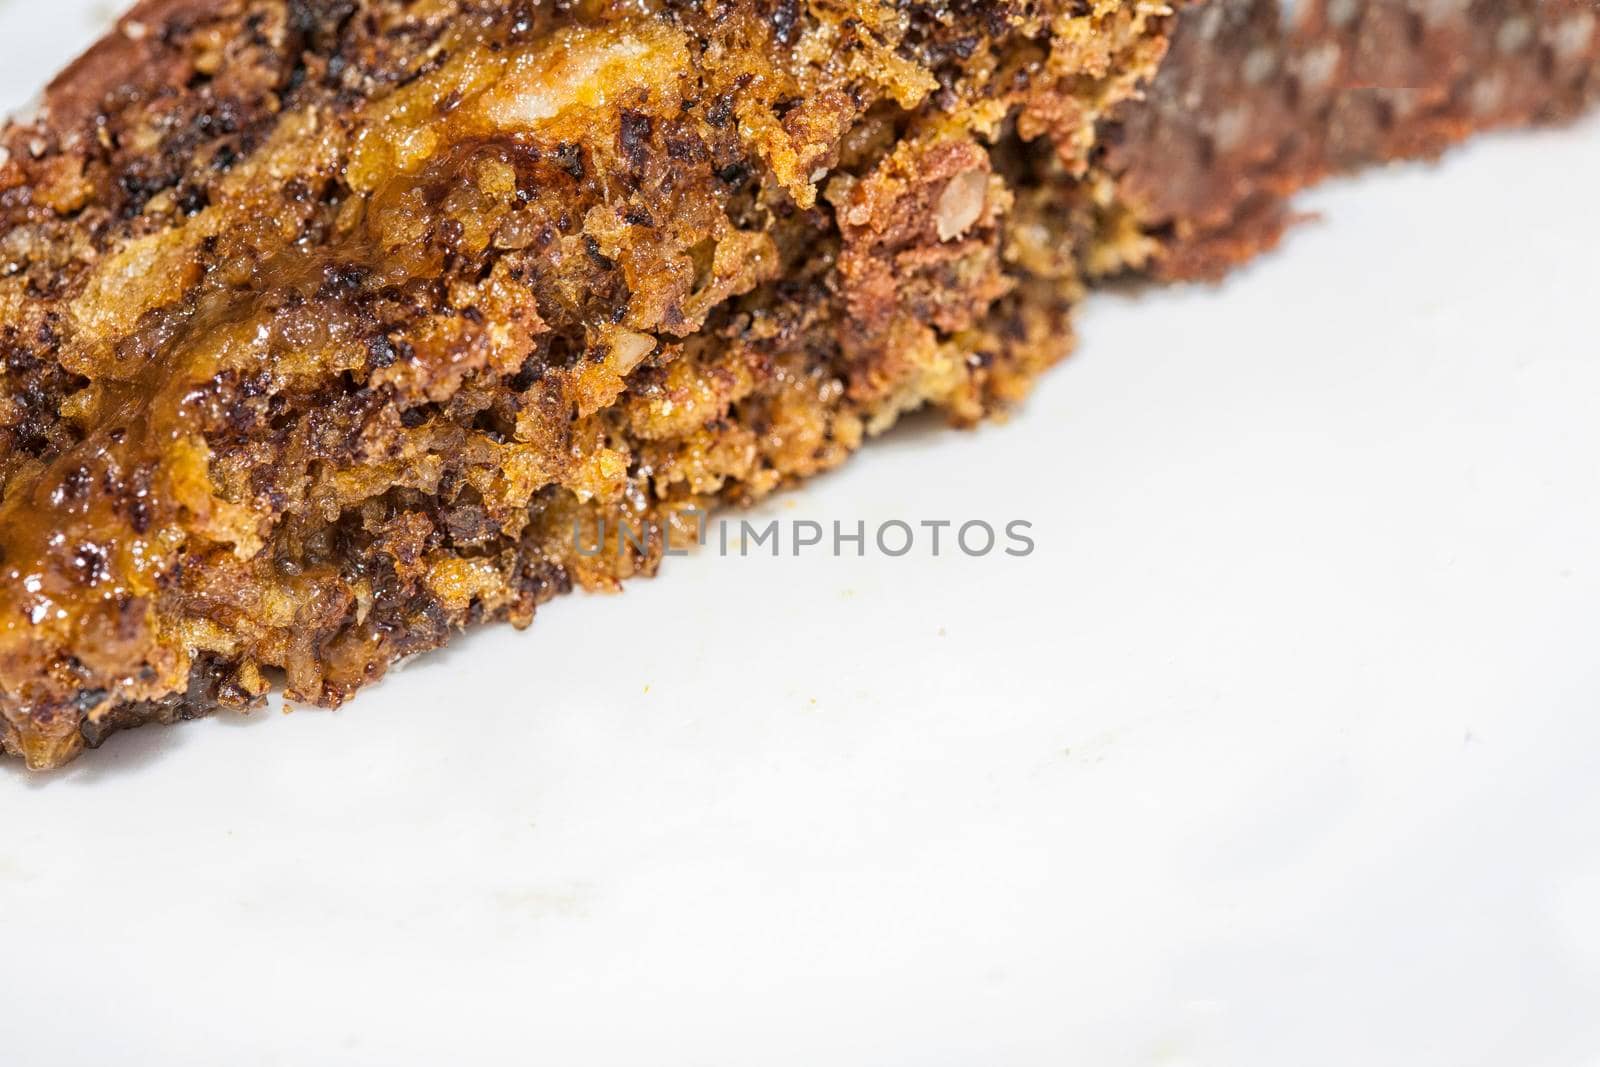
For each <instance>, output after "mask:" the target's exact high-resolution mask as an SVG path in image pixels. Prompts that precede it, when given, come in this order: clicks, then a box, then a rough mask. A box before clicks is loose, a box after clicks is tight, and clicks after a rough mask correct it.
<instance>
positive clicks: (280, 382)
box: [0, 0, 1600, 767]
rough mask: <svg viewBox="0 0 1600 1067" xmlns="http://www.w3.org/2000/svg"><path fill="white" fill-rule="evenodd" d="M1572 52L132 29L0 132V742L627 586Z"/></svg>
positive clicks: (509, 29)
mask: <svg viewBox="0 0 1600 1067" xmlns="http://www.w3.org/2000/svg"><path fill="white" fill-rule="evenodd" d="M1391 23H1392V24H1393V25H1392V27H1391ZM1169 38H1170V47H1171V53H1170V57H1169V59H1168V61H1167V63H1166V64H1165V65H1164V66H1162V67H1161V69H1160V72H1159V74H1158V73H1157V68H1158V65H1160V64H1161V61H1162V57H1163V55H1164V54H1166V53H1167V51H1168V48H1169ZM1597 49H1600V40H1597V33H1596V28H1595V20H1594V18H1593V11H1592V10H1590V9H1588V8H1585V7H1583V6H1581V5H1573V4H1564V3H1553V2H1552V3H1547V4H1537V3H1531V2H1527V0H1500V2H1498V3H1493V4H1488V3H1477V4H1464V3H1458V2H1454V0H1427V2H1426V3H1422V2H1419V3H1418V4H1417V5H1416V8H1415V10H1413V9H1411V8H1409V7H1404V6H1401V5H1399V4H1395V3H1367V4H1363V3H1361V2H1359V0H1337V2H1335V3H1330V4H1329V5H1327V7H1326V8H1318V9H1316V10H1313V11H1310V12H1307V13H1305V15H1304V18H1303V19H1302V20H1301V21H1299V22H1297V23H1296V24H1295V25H1294V26H1292V27H1290V28H1287V29H1285V28H1280V26H1279V22H1278V15H1277V11H1276V9H1275V8H1274V7H1271V6H1266V5H1261V4H1256V3H1244V2H1238V0H1218V2H1216V3H1211V4H1206V5H1203V6H1198V7H1194V8H1191V9H1188V10H1185V11H1184V12H1183V13H1182V14H1181V15H1174V14H1173V13H1172V11H1171V10H1170V9H1168V8H1167V7H1165V6H1163V5H1161V4H1159V3H1145V2H1125V0H1099V2H1095V3H1078V2H1071V3H1069V2H1060V3H1056V2H1050V3H1044V4H1013V3H1005V2H1001V3H993V4H988V3H984V4H974V5H952V6H943V5H925V4H897V5H889V6H883V5H867V4H859V3H855V2H853V0H846V2H842V3H837V4H831V5H830V4H811V5H800V4H798V3H794V2H792V0H774V2H770V3H765V2H764V3H760V4H754V5H751V4H741V3H739V2H736V0H733V2H727V3H712V4H704V5H682V4H675V3H662V4H656V3H646V4H637V5H626V6H621V7H618V6H609V5H602V4H588V3H583V4H558V5H554V6H550V5H540V4H524V3H515V2H509V0H506V2H488V3H481V2H465V0H422V2H407V0H365V2H355V0H292V2H286V0H147V2H145V3H142V4H140V5H139V6H138V7H137V8H135V10H134V11H133V12H132V13H131V14H130V15H129V16H127V17H126V18H125V19H123V20H122V21H121V22H120V23H119V25H118V27H117V29H116V31H115V32H114V33H112V34H111V35H110V36H109V37H108V38H107V39H105V40H104V41H102V42H101V43H100V44H99V45H97V46H96V47H95V48H94V49H93V50H92V51H90V52H89V53H88V54H87V55H86V56H85V57H84V58H83V59H81V60H80V61H79V62H78V63H76V64H74V65H73V66H72V67H71V68H70V69H69V70H68V71H67V72H65V73H64V74H63V75H62V76H61V78H59V79H58V80H57V82H56V83H55V84H54V85H53V86H52V87H51V88H50V90H49V91H48V93H47V95H46V98H45V104H44V108H43V110H42V112H41V113H40V114H39V115H38V116H37V118H35V119H34V120H32V121H30V122H27V123H23V124H14V125H12V126H10V127H9V128H8V129H7V130H6V132H5V134H4V138H3V142H0V143H3V148H0V487H3V496H0V720H3V724H4V735H3V736H4V746H5V748H6V749H7V751H9V752H12V753H15V754H19V755H22V756H23V757H24V758H25V759H26V760H27V762H28V764H29V765H30V766H33V767H49V766H55V765H58V764H60V763H63V762H65V761H67V760H69V759H71V758H72V757H73V756H74V755H76V754H77V753H78V752H79V751H80V750H81V749H82V748H83V747H84V746H85V745H88V746H93V745H97V744H98V743H99V742H100V741H101V740H102V739H103V738H104V737H105V736H106V735H108V734H109V733H110V732H112V731H114V730H116V729H119V728H123V727H127V726H133V725H138V724H141V723H145V722H152V721H161V722H167V721H172V720H174V719H177V718H187V717H192V716H194V715H199V714H205V713H207V712H209V711H211V710H213V709H215V708H217V707H219V706H235V707H242V706H248V705H250V704H252V703H254V702H257V701H259V700H260V699H261V697H262V696H263V694H264V693H265V692H266V691H267V689H268V688H269V685H270V678H271V675H272V674H273V672H277V671H281V672H282V674H283V676H284V679H285V683H284V684H285V688H286V691H287V693H288V694H289V696H290V697H292V698H293V699H296V700H301V701H311V702H317V703H324V704H337V703H339V702H340V701H342V700H344V699H346V698H347V697H348V696H350V695H351V694H352V693H353V692H354V691H355V690H356V689H358V688H359V687H360V686H361V685H363V684H365V683H367V682H370V681H372V680H374V679H376V678H377V677H379V676H380V675H381V674H382V673H383V672H384V670H385V669H386V667H387V666H388V665H389V664H390V663H392V662H393V661H394V660H396V659H398V658H400V657H403V656H406V655H409V654H412V653H414V652H417V651H421V650H424V649H427V648H431V647H434V646H437V645H438V644H440V643H441V642H443V641H445V640H446V639H448V637H449V635H450V634H451V633H453V632H455V631H457V630H458V629H460V628H461V627H463V626H465V625H467V624H469V623H474V622H479V621H486V620H493V619H505V620H509V621H512V622H514V623H516V624H518V625H526V624H527V623H528V622H529V621H530V620H531V618H532V615H533V612H534V609H535V607H536V606H537V605H538V604H539V603H541V602H543V601H544V600H546V599H548V598H549V597H551V596H553V595H555V594H556V593H558V592H562V591H565V590H567V589H570V588H571V587H572V586H573V585H583V586H589V587H606V586H610V585H613V584H615V583H616V582H618V581H620V580H623V579H626V578H628V577H630V576H632V575H634V574H636V573H641V572H650V571H653V570H654V568H655V567H656V565H657V563H658V562H659V558H660V554H661V549H662V545H661V543H660V541H661V537H660V534H661V531H664V530H667V529H671V528H673V527H674V524H685V525H684V526H683V527H681V528H680V532H681V533H682V534H684V535H685V536H687V535H689V534H690V530H689V529H688V528H687V523H688V521H689V520H688V519H687V517H686V513H687V512H688V511H689V510H690V509H697V508H706V507H713V506H720V505H725V504H733V505H739V504H744V503H748V502H750V501H752V500H755V499H757V498H759V497H761V496H763V495H765V494H767V493H769V492H771V491H772V490H773V489H774V488H776V487H779V486H781V485H783V484H785V483H788V482H792V481H794V480H796V479H799V478H803V477H806V476H808V475H811V474H813V473H816V472H819V471H822V470H826V469H828V468H830V467H832V466H834V465H836V464H838V463H839V462H841V461H842V460H843V459H844V458H845V457H846V456H847V455H849V453H850V452H852V451H853V450H854V449H855V448H856V447H857V446H859V445H860V444H861V443H862V442H863V441H864V440H865V439H866V438H868V437H870V436H871V435H872V434H873V433H876V432H878V431H880V430H882V429H884V428H886V427H887V426H889V425H890V424H892V423H893V422H894V421H895V420H896V418H897V417H898V416H900V415H901V414H902V413H904V412H907V411H911V410H913V409H917V408H921V407H927V406H934V407H937V408H940V409H942V410H943V411H945V412H946V413H947V414H948V416H949V417H950V419H951V420H952V421H955V422H957V423H971V422H974V421H976V420H978V419H980V418H982V417H984V416H985V415H987V414H989V413H991V412H993V411H995V410H997V409H1001V408H1004V407H1006V406H1007V405H1010V404H1014V403H1015V402H1016V401H1018V400H1019V399H1020V398H1021V397H1022V396H1023V395H1024V394H1025V393H1026V391H1027V388H1028V386H1029V384H1030V382H1031V381H1032V380H1033V378H1034V377H1035V376H1036V375H1037V374H1038V373H1039V372H1040V371H1041V370H1043V369H1044V368H1045V367H1048V366H1049V365H1050V364H1051V363H1053V362H1055V361H1056V360H1058V359H1059V358H1061V357H1062V356H1063V355H1064V354H1065V352H1066V350H1067V348H1068V346H1069V345H1070V337H1071V334H1070V329H1069V323H1068V316H1069V312H1070V308H1071V306H1072V304H1073V303H1074V302H1075V301H1076V300H1077V299H1079V297H1080V296H1081V295H1082V292H1083V289H1084V285H1085V284H1086V283H1087V282H1088V281H1090V280H1092V279H1093V278H1095V277H1100V276H1106V275H1110V274H1117V273H1123V272H1126V271H1128V270H1150V271H1153V272H1155V273H1158V274H1161V275H1164V276H1171V277H1186V276H1196V275H1210V274H1213V273H1215V272H1216V271H1218V270H1220V269H1221V268H1223V267H1225V266H1226V265H1228V264H1229V263H1232V262H1235V261H1237V260H1238V259H1240V258H1242V257H1243V256H1245V255H1247V254H1248V253H1250V252H1252V251H1254V250H1256V249H1258V248H1261V247H1264V246H1266V245H1268V244H1270V243H1271V241H1272V240H1274V239H1275V237H1276V235H1277V233H1278V232H1279V230H1281V228H1282V226H1283V222H1284V220H1285V218H1287V213H1286V210H1285V208H1284V206H1283V198H1284V196H1286V195H1287V194H1288V193H1289V192H1290V191H1292V189H1293V188H1295V187H1296V186H1298V185H1301V184H1304V183H1305V182H1307V181H1310V180H1313V179H1315V178H1316V177H1318V176H1320V175H1321V174H1323V173H1326V172H1327V171H1329V170H1333V169H1338V168H1342V167H1345V166H1348V165H1351V164H1354V163H1358V162H1363V161H1366V160H1369V159H1381V158H1387V157H1390V156H1394V155H1406V154H1416V153H1423V154H1425V153H1430V152H1433V151H1436V150H1437V149H1438V148H1439V147H1441V146H1442V145H1443V144H1444V143H1446V142H1447V141H1449V140H1450V139H1453V138H1454V137H1457V136H1459V135H1461V134H1462V133H1464V132H1466V131H1468V130H1470V129H1473V128H1477V127H1479V126H1484V125H1491V124H1495V123H1503V122H1523V121H1530V120H1536V119H1544V118H1554V117H1560V116H1562V115H1565V114H1569V113H1571V112H1572V111H1573V110H1575V109H1576V108H1578V107H1579V106H1581V104H1582V103H1583V102H1584V101H1585V100H1587V99H1589V98H1590V97H1591V96H1592V95H1594V93H1595V91H1596V53H1597ZM1152 79H1153V80H1152ZM601 522H607V523H609V524H610V526H611V528H612V529H615V528H616V527H617V525H619V524H620V523H623V522H626V523H627V524H628V525H629V526H630V527H631V528H633V529H653V530H655V531H656V535H655V537H654V538H653V539H652V541H651V542H650V543H648V544H645V545H642V546H640V547H638V548H637V549H635V550H633V551H631V552H629V553H627V554H624V555H614V554H612V553H602V554H598V555H586V554H584V553H583V552H581V551H578V546H579V545H580V544H581V543H582V542H583V532H584V531H594V530H597V529H598V527H599V524H600V523H601ZM575 530H576V531H578V536H577V537H576V538H575V536H574V531H575Z"/></svg>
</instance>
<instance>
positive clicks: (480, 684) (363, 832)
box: [0, 0, 1600, 1067]
mask: <svg viewBox="0 0 1600 1067" xmlns="http://www.w3.org/2000/svg"><path fill="white" fill-rule="evenodd" d="M98 6H99V5H97V4H95V3H94V2H92V0H90V2H85V3H67V2H56V3H51V4H34V3H31V2H29V3H24V2H22V0H0V42H3V43H4V48H5V54H6V65H5V66H3V67H0V104H4V105H6V106H15V105H18V104H20V103H21V102H22V101H23V100H24V99H25V98H26V97H27V96H29V95H30V94H31V93H32V91H33V89H34V88H36V86H37V85H38V84H40V83H41V82H42V81H43V79H44V78H45V77H46V76H47V75H48V73H49V72H50V71H51V70H53V69H55V68H56V67H58V66H59V65H60V63H61V62H62V61H64V60H65V59H67V58H68V57H69V56H70V54H71V53H72V52H73V50H74V49H75V48H76V47H78V46H79V45H81V44H82V43H84V42H85V41H86V39H87V38H88V36H89V34H90V26H91V22H92V17H93V10H94V9H95V8H97V7H98ZM1597 176H1600V123H1594V122H1591V123H1589V124H1587V125H1586V126H1583V127H1580V128H1577V129H1574V130H1567V131H1559V132H1545V133H1538V134H1524V135H1510V136H1501V137H1495V138H1491V139H1488V140H1485V141H1482V142H1480V143H1478V144H1477V145H1475V146H1473V147H1472V148H1470V149H1468V150H1466V151H1463V152H1460V153H1459V154H1456V155H1454V156H1452V157H1450V159H1449V160H1448V161H1447V163H1446V164H1445V165H1444V166H1442V167H1439V168H1427V167H1416V168H1409V167H1408V168H1401V169H1395V170H1391V171H1389V172H1386V173H1383V174H1377V175H1369V176H1367V177H1365V178H1363V179H1361V180H1359V181H1355V182H1341V183H1338V184H1336V185H1333V186H1329V187H1326V188H1324V189H1322V190H1320V191H1318V192H1316V193H1314V194H1313V195H1310V196H1308V197H1306V198H1305V200H1304V206H1305V207H1307V208H1310V209H1314V210H1317V211H1319V212H1321V214H1322V219H1321V220H1320V221H1318V222H1314V223H1311V224H1308V225H1306V226H1304V227H1302V228H1301V229H1299V230H1298V231H1296V232H1295V234H1294V235H1293V237H1292V239H1291V240H1290V241H1289V242H1288V245H1287V247H1286V248H1285V250H1284V251H1282V252H1281V253H1279V254H1276V255H1273V256H1270V257H1267V258H1266V259H1264V260H1262V261H1260V262H1259V263H1258V264H1256V265H1255V266H1253V267H1252V268H1250V269H1249V270H1247V271H1245V272H1243V273H1241V274H1239V275H1237V276H1236V277H1234V278H1233V279H1232V280H1231V281H1230V282H1228V283H1227V284H1226V285H1224V286H1222V287H1220V288H1206V287H1195V288H1187V289H1177V290H1171V291H1165V292H1154V293H1146V294H1142V295H1138V296H1116V295H1102V296H1100V297H1098V298H1096V299H1095V300H1093V301H1092V302H1091V304H1090V305H1089V306H1088V307H1087V308H1086V309H1085V314H1084V315H1083V316H1082V318H1081V320H1080V325H1081V331H1082V334H1083V336H1084V338H1085V340H1084V343H1083V345H1082V346H1081V349H1080V351H1079V353H1078V355H1077V356H1076V357H1075V358H1074V359H1072V360H1071V361H1070V362H1069V363H1067V364H1066V365H1064V366H1063V367H1061V368H1060V369H1058V370H1057V371H1056V372H1054V373H1053V374H1052V375H1051V376H1050V377H1049V378H1048V379H1047V380H1046V381H1045V382H1044V384H1043V385H1042V386H1041V387H1040V389H1039V390H1038V392H1037V394H1036V395H1035V397H1034V398H1033V399H1032V401H1031V402H1030V403H1029V404H1028V405H1027V407H1026V408H1025V409H1024V410H1023V411H1022V412H1021V413H1020V414H1019V415H1018V416H1017V417H1016V418H1015V419H1013V420H1012V421H1011V422H1009V423H1007V424H1005V425H1001V426H992V427H987V428H985V429H983V430H981V431H980V432H978V433H975V434H965V433H956V432H948V431H945V430H943V429H941V428H939V427H937V426H936V425H933V424H931V423H925V422H918V423H915V424H913V425H912V426H910V427H908V428H904V429H901V430H898V431H896V432H894V433H893V434H891V435H890V436H889V437H888V438H887V439H885V440H883V441H881V442H879V443H877V444H876V445H874V446H873V447H872V448H871V449H870V450H868V451H867V452H866V453H864V454H863V455H862V456H861V457H859V458H858V459H857V460H855V461H854V463H853V464H852V465H851V466H849V467H848V468H847V469H846V470H844V471H843V472H841V473H839V474H837V475H834V476H830V477H828V478H825V479H823V480H821V481H819V482H817V483H816V484H814V485H812V486H810V487H808V488H806V489H805V490H803V491H801V492H796V493H791V494H789V495H787V496H784V497H782V498H781V499H779V500H777V501H776V502H774V503H773V504H771V505H770V506H769V507H768V508H766V509H765V511H764V512H763V513H762V514H763V515H766V516H774V517H780V518H785V519H799V518H811V519H817V520H820V521H823V522H831V521H832V520H834V519H841V520H844V521H847V522H853V521H854V520H856V519H864V520H867V521H868V522H869V523H871V522H875V521H877V520H880V519H884V518H897V517H898V518H907V519H911V520H913V521H915V520H918V519H923V518H951V519H971V518H982V519H987V520H990V521H993V522H997V523H998V522H1003V521H1005V520H1008V519H1012V518H1024V519H1028V520H1030V521H1032V522H1033V523H1034V535H1035V537H1036V539H1037V542H1038V550H1037V552H1036V553H1035V554H1034V555H1032V556H1031V557H1028V558H1026V559H1008V558H1004V557H1000V558H985V559H978V560H968V559H964V558H962V557H960V556H949V555H945V556H941V557H939V558H934V557H933V556H931V555H930V554H928V553H927V552H926V551H922V552H916V553H913V555H911V556H909V557H906V558H903V559H884V558H881V557H879V558H868V559H865V560H857V559H853V558H850V559H830V558H820V557H812V558H803V559H799V560H796V559H793V558H783V559H778V560H772V559H762V560H755V559H738V558H734V559H718V558H716V557H715V556H714V555H711V554H706V555H702V556H698V557H695V558H691V559H687V560H674V561H671V562H670V563H669V565H668V567H667V569H666V573H665V574H664V575H663V576H662V578H661V579H659V580H657V581H654V582H645V583H640V584H637V585H635V586H633V587H632V588H630V589H629V590H628V591H627V593H625V594H624V595H623V596H621V597H593V596H589V597H585V596H576V597H571V598H567V599H566V600H564V601H561V602H558V603H556V604H553V605H551V606H550V607H548V608H546V609H545V610H544V611H543V612H541V615H540V618H539V621H538V622H537V623H536V625H535V627H534V629H533V631H532V632H530V633H525V634H518V633H515V632H513V631H511V630H509V629H495V630H487V631H484V632H479V633H476V634H473V635H471V636H469V637H468V638H466V639H465V640H463V641H461V642H460V643H459V644H458V645H457V646H456V647H455V648H453V649H451V650H449V651H446V652H444V653H442V654H438V655H435V656H433V657H431V658H428V659H425V660H424V661H421V662H419V663H418V664H415V665H413V666H411V667H410V668H408V669H407V670H405V671H404V672H402V673H400V674H398V675H395V676H393V677H392V678H391V679H390V680H389V681H387V682H385V683H384V684H383V685H382V686H380V687H379V688H378V689H376V690H374V691H372V692H370V693H367V694H366V695H364V696H363V697H361V698H359V699H358V700H357V701H356V702H355V703H354V704H352V705H351V706H349V707H348V708H346V709H345V710H343V711H340V712H338V713H336V714H329V713H325V712H319V711H302V712H297V713H295V714H293V715H291V716H288V717H284V716H282V715H278V714H274V713H267V714H258V715H255V716H251V717H249V718H247V719H241V718H237V717H228V718H223V719H219V720H215V721H210V722H204V723H192V724H188V725H184V726H181V727H177V728H173V729H155V730H145V731H140V732H137V733H134V734H130V735H125V736H122V737H118V738H116V739H114V740H113V741H112V742H111V743H109V744H108V745H107V746H106V747H105V748H104V749H102V750H101V751H99V752H96V753H90V754H89V755H87V756H86V757H85V758H84V759H82V760H80V761H79V762H78V763H77V764H75V765H74V766H72V767H71V768H70V769H68V770H67V771H65V772H64V773H59V774H54V775H50V776H33V777H30V776H27V775H25V774H24V773H22V772H21V771H20V770H19V769H18V768H16V767H15V766H7V767H4V768H0V820H3V831H0V1059H3V1060H4V1062H6V1063H16V1064H29V1065H32V1064H90V1063H96V1064H98V1063H108V1062H114V1063H122V1064H150V1065H161V1067H171V1065H181V1064H216V1063H229V1064H240V1065H248V1064H258V1063H261V1064H266V1063H273V1064H277V1063H282V1064H295V1065H304V1064H319V1063H332V1062H339V1063H359V1064H385V1065H392V1064H427V1065H435V1064H440V1063H449V1062H461V1063H519V1064H525V1063H534V1062H540V1063H551V1064H561V1065H568V1064H572V1065H587V1064H596V1065H610V1064H619V1065H650V1067H670V1065H679V1064H683V1065H691V1064H692V1065H717V1067H720V1065H739V1067H744V1065H754V1064H759V1065H762V1067H769V1065H771V1067H787V1065H795V1067H816V1065H829V1067H855V1065H862V1067H866V1065H874V1067H876V1065H899V1064H905V1065H913V1064H914V1065H946V1064H948V1065H968V1064H1003V1065H1019V1067H1032V1065H1069V1064H1070V1065H1090V1067H1102V1065H1108V1067H1120V1065H1135V1064H1137V1065H1163V1067H1179V1065H1186V1067H1193V1065H1225V1067H1241V1065H1244V1067H1256V1065H1259V1067H1319V1065H1329V1067H1333V1065H1338V1067H1384V1065H1391V1064H1392V1065H1395V1067H1422V1065H1440V1067H1465V1065H1478V1064H1482V1065H1497V1067H1499V1065H1503V1067H1541V1065H1563V1067H1566V1065H1595V1064H1600V1016H1597V1012H1596V1006H1597V1005H1600V706H1597V705H1600V659H1597V655H1596V651H1597V647H1600V418H1597V415H1600V344H1597V341H1596V333H1595V331H1596V317H1595V309H1596V295H1597V292H1596V290H1597V283H1600V268H1597V267H1596V254H1597V253H1596V249H1597V247H1600V212H1597V211H1596V210H1595V202H1594V195H1595V194H1594V189H1595V182H1596V178H1597Z"/></svg>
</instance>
